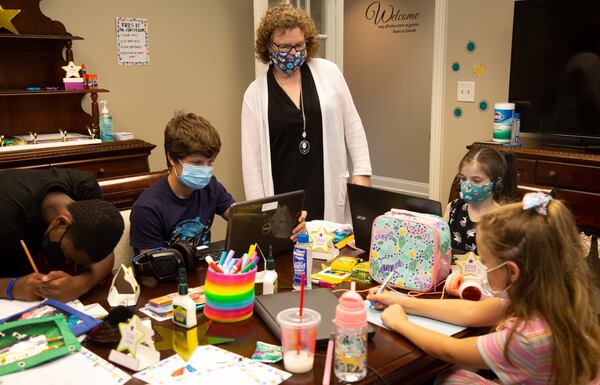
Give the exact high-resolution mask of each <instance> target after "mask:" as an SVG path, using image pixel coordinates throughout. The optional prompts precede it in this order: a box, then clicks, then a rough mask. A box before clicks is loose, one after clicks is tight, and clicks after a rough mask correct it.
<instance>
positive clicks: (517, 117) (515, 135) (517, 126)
mask: <svg viewBox="0 0 600 385" xmlns="http://www.w3.org/2000/svg"><path fill="white" fill-rule="evenodd" d="M520 136H521V114H519V113H518V112H515V113H514V114H513V129H512V136H511V138H510V141H511V142H512V143H515V144H519V140H520V139H519V137H520Z"/></svg>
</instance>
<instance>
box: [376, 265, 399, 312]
mask: <svg viewBox="0 0 600 385" xmlns="http://www.w3.org/2000/svg"><path fill="white" fill-rule="evenodd" d="M392 275H394V272H393V271H390V273H389V274H388V276H387V277H386V278H385V280H384V281H383V283H382V284H381V287H379V290H377V295H379V294H381V293H383V291H384V290H385V287H386V286H387V285H388V283H389V282H390V279H391V278H392ZM376 302H377V301H371V306H375V303H376Z"/></svg>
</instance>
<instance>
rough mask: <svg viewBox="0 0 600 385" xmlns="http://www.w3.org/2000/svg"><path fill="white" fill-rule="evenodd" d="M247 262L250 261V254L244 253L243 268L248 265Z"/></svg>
mask: <svg viewBox="0 0 600 385" xmlns="http://www.w3.org/2000/svg"><path fill="white" fill-rule="evenodd" d="M247 263H248V254H244V256H243V257H242V269H243V268H244V267H246V264H247Z"/></svg>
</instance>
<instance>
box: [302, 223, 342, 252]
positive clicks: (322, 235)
mask: <svg viewBox="0 0 600 385" xmlns="http://www.w3.org/2000/svg"><path fill="white" fill-rule="evenodd" d="M308 236H309V237H310V240H311V241H312V249H313V251H319V250H321V251H323V252H325V253H328V252H329V243H330V242H332V241H333V238H334V237H335V236H334V235H333V234H332V233H330V232H328V231H327V230H325V227H323V226H321V227H320V228H319V230H317V231H311V232H309V233H308Z"/></svg>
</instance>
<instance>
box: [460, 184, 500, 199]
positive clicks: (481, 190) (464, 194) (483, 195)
mask: <svg viewBox="0 0 600 385" xmlns="http://www.w3.org/2000/svg"><path fill="white" fill-rule="evenodd" d="M493 189H494V183H493V182H487V183H486V184H483V185H481V186H477V185H474V184H473V183H471V182H469V181H463V182H460V197H461V198H462V199H463V200H464V201H465V202H467V203H476V202H481V201H482V200H485V199H487V198H488V197H489V196H490V195H492V192H493Z"/></svg>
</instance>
